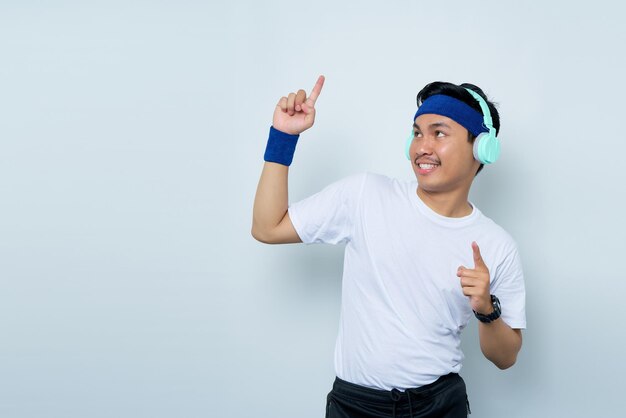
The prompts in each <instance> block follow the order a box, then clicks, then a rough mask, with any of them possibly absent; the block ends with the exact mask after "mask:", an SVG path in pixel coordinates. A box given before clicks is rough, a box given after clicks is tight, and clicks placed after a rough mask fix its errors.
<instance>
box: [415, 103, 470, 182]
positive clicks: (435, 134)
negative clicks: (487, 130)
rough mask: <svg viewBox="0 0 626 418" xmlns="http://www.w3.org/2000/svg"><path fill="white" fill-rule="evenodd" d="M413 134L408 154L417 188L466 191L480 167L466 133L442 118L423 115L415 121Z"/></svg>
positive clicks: (456, 124)
mask: <svg viewBox="0 0 626 418" xmlns="http://www.w3.org/2000/svg"><path fill="white" fill-rule="evenodd" d="M413 133H414V136H413V142H412V143H411V147H410V148H409V154H410V156H411V162H412V166H413V171H414V172H415V176H416V177H417V181H418V184H419V187H420V188H421V189H423V190H424V191H427V192H433V193H440V192H451V191H459V190H466V191H469V187H470V186H471V184H472V181H473V180H474V176H475V175H476V171H477V170H478V167H479V166H480V163H479V162H478V161H476V160H475V159H474V154H473V150H472V144H471V143H470V142H469V141H468V131H467V129H465V128H464V127H463V126H461V125H460V124H458V123H457V122H455V121H454V120H452V119H450V118H448V117H446V116H441V115H436V114H423V115H420V116H418V117H417V118H416V119H415V125H414V126H413Z"/></svg>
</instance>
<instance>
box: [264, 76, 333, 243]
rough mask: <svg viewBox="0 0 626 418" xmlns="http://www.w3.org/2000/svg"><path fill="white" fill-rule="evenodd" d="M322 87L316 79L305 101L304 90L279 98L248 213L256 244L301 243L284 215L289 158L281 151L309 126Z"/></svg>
mask: <svg viewBox="0 0 626 418" xmlns="http://www.w3.org/2000/svg"><path fill="white" fill-rule="evenodd" d="M323 85H324V76H320V77H319V78H318V79H317V83H315V86H314V87H313V90H311V95H310V96H309V97H308V98H307V97H306V92H305V91H304V90H298V93H290V94H289V96H288V97H284V96H283V97H281V99H280V100H279V101H278V104H277V105H276V109H274V117H273V122H272V127H273V129H272V133H270V140H269V141H268V148H267V151H266V154H265V161H266V162H265V164H264V165H263V171H262V172H261V178H260V180H259V185H258V187H257V191H256V196H255V198H254V209H253V214H252V236H253V237H254V238H255V239H257V240H258V241H261V242H265V243H268V244H287V243H296V242H302V241H301V239H300V237H299V236H298V234H297V233H296V230H295V229H294V227H293V224H292V223H291V220H290V219H289V213H288V212H287V208H288V204H289V202H288V192H287V190H288V184H287V179H288V175H289V164H290V163H291V159H290V158H289V156H288V155H287V156H286V157H285V152H287V153H288V151H285V148H283V145H285V146H286V148H289V147H290V146H291V147H293V146H295V141H297V138H298V137H297V136H298V135H300V134H301V133H302V132H304V131H305V130H307V129H309V128H310V127H311V126H313V123H314V122H315V102H316V101H317V98H318V96H319V94H320V92H321V91H322V86H323ZM274 130H277V131H278V132H276V131H274ZM272 136H273V137H272ZM290 141H291V142H292V143H291V144H289V142H290Z"/></svg>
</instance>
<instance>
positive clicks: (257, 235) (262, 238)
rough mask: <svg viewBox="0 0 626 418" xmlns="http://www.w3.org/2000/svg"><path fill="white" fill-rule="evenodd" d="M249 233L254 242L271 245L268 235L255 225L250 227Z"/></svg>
mask: <svg viewBox="0 0 626 418" xmlns="http://www.w3.org/2000/svg"><path fill="white" fill-rule="evenodd" d="M250 233H251V234H252V237H253V238H254V239H255V240H257V241H259V242H262V243H263V244H273V243H272V242H271V239H270V237H269V235H268V234H267V233H265V232H264V231H262V230H260V229H259V228H257V227H256V226H255V225H252V230H251V231H250Z"/></svg>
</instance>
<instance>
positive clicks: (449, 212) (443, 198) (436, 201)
mask: <svg viewBox="0 0 626 418" xmlns="http://www.w3.org/2000/svg"><path fill="white" fill-rule="evenodd" d="M417 195H418V196H419V197H420V199H422V202H424V203H425V204H426V206H428V207H429V208H431V209H432V210H433V211H435V212H436V213H438V214H439V215H441V216H446V217H448V218H462V217H464V216H467V215H469V214H471V213H472V210H473V209H472V205H470V203H469V201H468V196H469V189H468V190H459V191H455V192H444V193H442V192H429V191H426V190H424V189H422V188H421V187H419V185H418V186H417Z"/></svg>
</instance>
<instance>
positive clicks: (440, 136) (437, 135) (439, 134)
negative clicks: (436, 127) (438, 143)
mask: <svg viewBox="0 0 626 418" xmlns="http://www.w3.org/2000/svg"><path fill="white" fill-rule="evenodd" d="M435 136H436V137H437V138H443V137H444V136H446V134H445V133H444V132H442V131H435Z"/></svg>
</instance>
